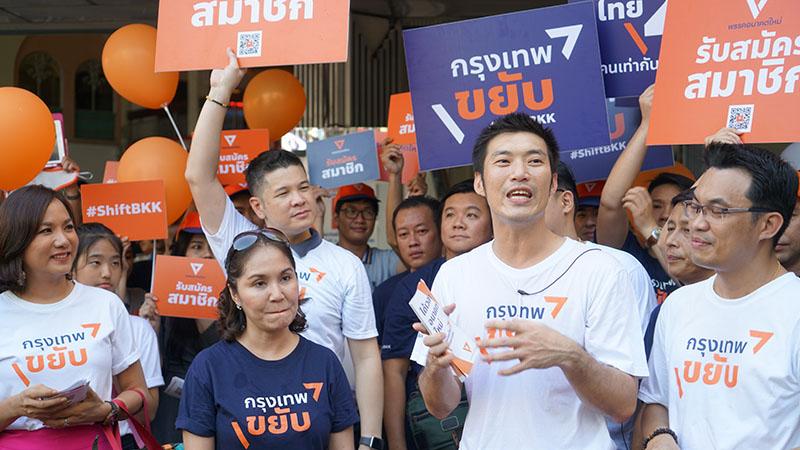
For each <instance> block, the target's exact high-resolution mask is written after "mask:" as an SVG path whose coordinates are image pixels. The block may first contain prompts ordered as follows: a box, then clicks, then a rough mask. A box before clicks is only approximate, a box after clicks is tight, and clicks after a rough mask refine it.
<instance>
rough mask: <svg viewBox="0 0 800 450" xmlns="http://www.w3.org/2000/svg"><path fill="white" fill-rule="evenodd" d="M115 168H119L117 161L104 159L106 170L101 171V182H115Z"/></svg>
mask: <svg viewBox="0 0 800 450" xmlns="http://www.w3.org/2000/svg"><path fill="white" fill-rule="evenodd" d="M117 170H119V161H106V170H104V171H103V183H117V182H118V180H117Z"/></svg>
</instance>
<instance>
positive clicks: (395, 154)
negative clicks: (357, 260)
mask: <svg viewBox="0 0 800 450" xmlns="http://www.w3.org/2000/svg"><path fill="white" fill-rule="evenodd" d="M403 163H404V160H403V152H402V151H400V147H399V146H398V145H395V144H392V139H391V138H387V139H386V140H384V141H383V150H382V151H381V164H383V168H384V170H385V171H386V173H387V174H389V192H388V194H387V196H386V243H387V244H389V245H390V246H391V247H392V248H393V249H395V251H396V250H397V237H396V236H395V234H394V224H392V216H393V215H394V210H395V208H397V205H399V204H400V202H402V201H403Z"/></svg>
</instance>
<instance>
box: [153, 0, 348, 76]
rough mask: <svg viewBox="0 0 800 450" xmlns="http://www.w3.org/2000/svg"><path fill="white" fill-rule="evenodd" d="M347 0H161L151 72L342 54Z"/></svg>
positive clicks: (333, 58) (308, 60) (335, 58)
mask: <svg viewBox="0 0 800 450" xmlns="http://www.w3.org/2000/svg"><path fill="white" fill-rule="evenodd" d="M349 28H350V1H349V0H326V1H316V2H314V1H313V0H270V1H259V0H227V1H225V0H220V1H216V0H209V1H187V0H161V1H160V2H159V5H158V36H157V39H156V66H155V68H156V72H171V71H179V70H203V69H215V68H221V67H225V66H226V65H227V64H228V58H227V56H226V55H225V49H226V48H227V47H230V48H231V49H233V51H234V52H235V53H236V56H237V57H238V58H239V65H240V66H241V67H262V66H282V65H291V64H314V63H325V62H342V61H346V60H347V47H348V31H349Z"/></svg>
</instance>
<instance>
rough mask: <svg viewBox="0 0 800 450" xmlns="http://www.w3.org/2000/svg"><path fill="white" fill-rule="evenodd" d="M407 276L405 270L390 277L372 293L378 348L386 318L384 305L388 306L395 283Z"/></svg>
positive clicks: (381, 340)
mask: <svg viewBox="0 0 800 450" xmlns="http://www.w3.org/2000/svg"><path fill="white" fill-rule="evenodd" d="M408 274H409V272H408V271H407V270H406V271H405V272H402V273H398V274H397V275H394V276H391V277H389V278H388V279H387V280H386V281H384V282H383V283H381V284H379V285H378V287H376V288H375V290H374V291H372V308H373V309H374V310H375V326H376V328H377V329H378V348H380V346H381V342H383V321H384V320H385V318H386V305H388V304H389V299H390V298H391V296H392V294H393V293H394V290H395V288H396V287H397V283H399V282H400V280H402V279H403V278H404V277H405V276H406V275H408ZM409 300H410V299H409Z"/></svg>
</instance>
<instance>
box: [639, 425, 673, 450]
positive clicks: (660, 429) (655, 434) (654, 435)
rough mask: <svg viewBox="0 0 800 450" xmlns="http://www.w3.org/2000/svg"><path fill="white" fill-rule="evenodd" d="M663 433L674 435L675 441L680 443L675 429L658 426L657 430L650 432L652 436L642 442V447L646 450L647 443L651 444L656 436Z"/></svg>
mask: <svg viewBox="0 0 800 450" xmlns="http://www.w3.org/2000/svg"><path fill="white" fill-rule="evenodd" d="M662 434H668V435H670V436H672V439H674V440H675V443H676V444H677V443H678V435H677V434H675V432H674V431H672V430H670V429H669V428H656V429H655V431H653V433H652V434H650V436H649V437H648V438H647V439H645V440H644V442H642V448H643V449H645V450H646V449H647V444H649V443H650V441H652V440H653V439H655V437H656V436H659V435H662Z"/></svg>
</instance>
